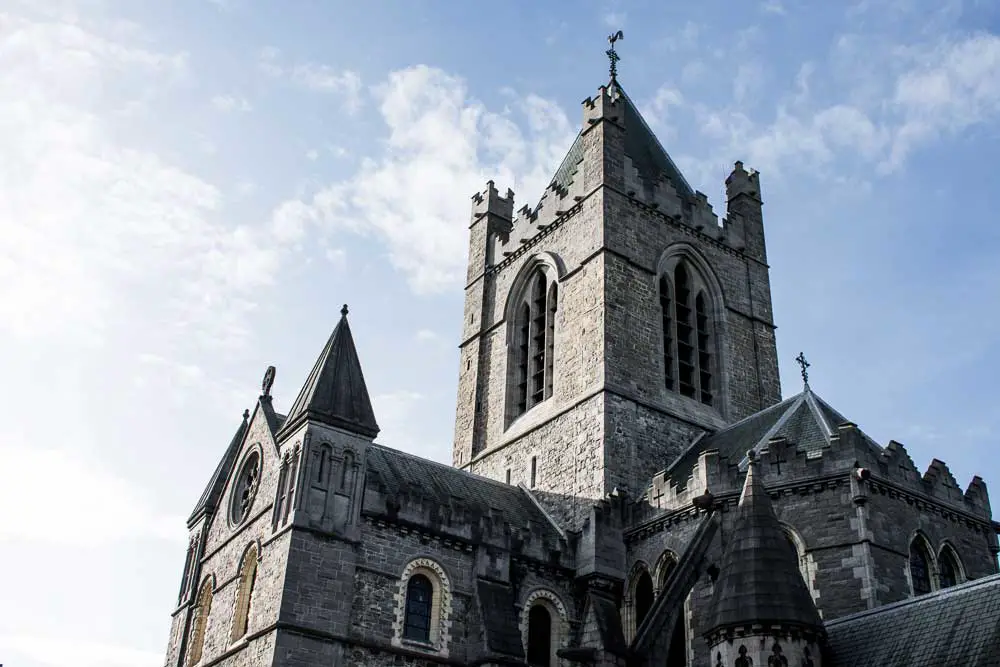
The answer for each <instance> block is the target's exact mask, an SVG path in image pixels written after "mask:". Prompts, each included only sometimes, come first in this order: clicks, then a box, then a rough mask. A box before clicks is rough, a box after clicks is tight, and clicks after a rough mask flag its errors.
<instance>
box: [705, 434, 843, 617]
mask: <svg viewBox="0 0 1000 667" xmlns="http://www.w3.org/2000/svg"><path fill="white" fill-rule="evenodd" d="M758 623H763V624H781V625H786V626H791V627H795V628H798V629H802V630H806V631H815V632H817V633H820V632H822V628H823V623H822V621H821V620H820V618H819V612H817V611H816V605H815V604H813V600H812V596H811V595H810V594H809V589H808V588H806V582H805V581H804V580H803V579H802V575H801V574H800V572H799V563H798V555H797V554H796V553H795V547H793V546H792V543H791V542H790V541H789V540H788V538H787V537H786V536H785V533H784V531H783V530H782V528H781V524H780V523H779V522H778V517H777V516H776V515H775V513H774V508H773V507H772V506H771V499H770V497H768V495H767V491H766V490H765V489H764V483H763V482H762V481H761V479H760V473H759V470H758V463H757V460H756V455H752V454H751V455H750V460H749V465H748V467H747V477H746V482H745V483H744V485H743V494H742V495H741V496H740V502H739V506H738V508H737V510H736V521H735V523H734V525H733V532H732V535H730V536H729V539H728V542H727V544H726V549H725V553H724V554H723V556H722V568H721V570H720V572H719V578H718V580H717V581H716V582H715V591H714V594H713V596H712V606H711V610H710V612H709V615H708V617H707V619H706V627H707V628H708V629H709V633H712V632H715V631H720V630H725V629H727V628H737V627H741V626H746V625H753V624H758Z"/></svg>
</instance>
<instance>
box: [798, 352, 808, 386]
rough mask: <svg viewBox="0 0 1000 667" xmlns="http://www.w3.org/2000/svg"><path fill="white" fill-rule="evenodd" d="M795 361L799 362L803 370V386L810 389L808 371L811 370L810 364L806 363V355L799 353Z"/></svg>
mask: <svg viewBox="0 0 1000 667" xmlns="http://www.w3.org/2000/svg"><path fill="white" fill-rule="evenodd" d="M795 361H797V362H799V368H801V369H802V384H804V385H805V386H807V387H808V386H809V371H807V370H806V369H807V368H809V366H810V363H809V362H808V361H806V355H805V354H804V353H802V352H799V356H797V357H795Z"/></svg>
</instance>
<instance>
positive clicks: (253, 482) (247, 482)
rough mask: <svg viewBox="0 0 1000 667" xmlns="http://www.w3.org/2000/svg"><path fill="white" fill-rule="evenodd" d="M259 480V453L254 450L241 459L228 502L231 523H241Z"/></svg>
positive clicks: (248, 508)
mask: <svg viewBox="0 0 1000 667" xmlns="http://www.w3.org/2000/svg"><path fill="white" fill-rule="evenodd" d="M259 481H260V453H258V452H254V453H252V454H251V455H250V456H248V457H247V458H246V460H244V461H243V467H242V468H240V474H239V476H238V477H237V478H236V488H235V489H234V491H233V496H232V500H231V502H230V505H231V506H230V510H229V512H230V514H229V516H230V518H231V519H232V522H233V524H240V523H243V519H245V518H246V517H247V513H248V512H249V511H250V506H251V505H253V499H254V497H255V496H256V495H257V484H258V482H259Z"/></svg>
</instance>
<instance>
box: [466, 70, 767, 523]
mask: <svg viewBox="0 0 1000 667" xmlns="http://www.w3.org/2000/svg"><path fill="white" fill-rule="evenodd" d="M583 111H584V113H583V116H584V117H583V129H582V131H581V133H580V135H579V136H578V137H577V139H576V141H575V142H574V144H573V147H572V148H571V149H570V152H569V155H568V156H567V158H566V161H564V163H563V165H562V166H561V167H560V168H559V170H558V172H557V174H556V177H555V178H554V179H553V181H552V184H551V185H550V186H549V188H547V189H546V191H545V193H544V194H543V196H542V198H541V200H540V201H539V203H538V204H537V205H536V206H535V207H534V208H529V207H527V206H525V207H523V208H521V209H520V210H519V211H518V212H517V215H516V217H515V215H514V211H513V209H514V201H513V197H514V194H513V193H512V192H510V191H508V192H507V194H506V195H504V196H501V195H500V194H499V192H498V191H497V190H496V188H495V187H494V185H493V183H492V182H490V183H488V184H487V187H486V189H485V190H484V191H483V192H482V193H479V194H477V195H476V196H475V197H474V198H473V213H472V224H471V226H470V251H469V257H470V260H469V274H468V284H467V287H466V307H465V321H464V322H463V333H462V343H461V351H460V367H459V390H458V407H457V413H456V421H455V449H454V463H455V465H456V466H459V467H462V468H464V469H466V470H470V471H472V472H476V473H479V474H482V475H485V476H488V477H492V478H494V479H499V480H504V479H506V475H507V473H508V471H510V474H511V478H512V480H517V481H526V480H524V474H525V473H524V471H525V470H528V469H529V467H530V461H531V460H532V457H534V458H535V460H536V468H537V471H538V472H537V480H536V487H535V488H536V489H537V492H538V496H539V497H540V498H541V499H542V500H543V502H544V503H545V504H546V506H547V507H548V508H549V509H550V511H551V512H552V514H553V515H554V516H556V517H557V518H558V520H559V521H560V522H561V523H562V524H563V525H564V526H565V527H567V528H569V529H573V530H575V529H578V528H579V527H580V522H581V521H583V520H584V518H585V517H586V515H587V512H586V509H585V507H584V508H581V504H582V505H586V504H587V503H591V502H593V501H595V500H598V499H600V498H602V497H604V496H606V495H607V494H608V493H610V492H611V491H612V490H613V489H615V488H620V489H622V490H631V491H632V492H633V493H636V492H639V493H641V491H642V490H643V489H644V488H645V486H646V485H647V484H648V480H649V479H650V478H651V477H652V475H653V474H654V473H655V472H656V471H657V470H661V469H663V467H664V466H665V465H666V464H667V463H669V462H670V461H671V460H673V459H674V458H676V457H677V456H678V455H679V454H680V453H681V452H682V451H683V450H684V449H685V448H686V447H687V445H688V444H689V443H690V442H691V441H692V440H693V438H694V437H695V436H697V435H698V434H699V433H703V432H705V431H706V430H713V429H717V428H720V427H721V426H723V425H724V424H726V423H727V422H731V421H734V420H737V419H740V418H742V417H744V416H746V415H748V414H751V413H753V412H756V411H758V410H760V409H761V408H763V407H766V406H768V405H771V404H773V403H776V402H777V401H778V400H779V398H780V386H779V383H778V365H777V355H776V352H775V343H774V325H773V322H772V319H773V316H772V312H771V296H770V286H769V283H768V270H767V265H766V264H765V263H764V261H765V254H764V250H763V222H762V217H761V202H760V195H759V179H758V176H757V174H755V173H754V174H748V173H747V172H746V171H744V170H743V167H742V165H737V168H736V170H735V171H734V173H733V176H732V177H731V179H730V180H731V183H730V185H729V191H730V192H729V196H730V206H731V207H732V211H731V218H732V220H731V221H730V220H724V221H722V222H721V223H720V222H719V220H718V219H717V218H716V216H715V215H714V214H713V213H712V210H711V207H710V206H709V204H708V202H707V199H706V198H705V196H704V195H703V194H701V193H697V192H694V193H691V194H681V192H687V191H688V189H687V188H688V186H687V185H686V183H684V184H683V187H681V184H679V183H677V182H676V179H680V180H683V177H680V176H676V175H674V176H669V175H667V174H666V173H664V172H657V173H653V172H651V169H654V167H655V168H658V169H665V168H667V166H669V164H668V163H670V160H669V157H667V156H666V154H665V153H664V152H663V149H662V147H660V146H659V143H658V142H657V140H656V138H655V137H654V136H653V135H652V134H651V133H650V132H649V128H648V127H647V126H646V124H645V122H644V121H643V120H642V118H641V116H639V114H638V112H637V111H636V110H635V107H634V105H633V104H632V102H631V100H629V99H628V97H627V96H626V95H624V94H621V95H618V96H617V98H615V97H614V96H613V95H612V94H611V93H609V91H608V89H607V88H604V87H602V88H601V89H600V91H599V94H598V95H597V96H596V97H595V98H592V99H588V100H586V101H585V102H584V105H583ZM630 152H632V153H634V154H630ZM651 153H656V154H657V155H659V156H660V157H659V159H658V161H657V160H655V159H654V160H652V161H651V162H652V163H653V166H650V164H648V163H649V162H650V160H647V156H648V154H651ZM657 165H658V166H657ZM671 178H673V179H674V181H673V182H672V181H671ZM672 257H673V258H676V257H683V258H684V259H685V261H687V262H689V263H690V265H691V266H692V267H694V268H693V270H696V271H697V272H699V274H700V275H702V276H703V278H702V280H703V281H704V283H705V284H706V285H707V286H708V287H707V289H708V291H709V292H710V294H708V296H709V298H710V301H711V309H710V313H709V319H710V321H711V324H710V326H711V331H712V335H713V340H714V343H713V345H714V346H715V347H713V349H712V359H711V364H713V366H712V368H713V372H714V375H713V376H712V378H711V383H712V386H711V390H712V391H713V393H714V395H715V396H716V398H715V399H714V401H713V402H712V404H711V405H706V404H704V403H702V402H700V401H698V400H695V399H693V398H688V397H686V396H682V395H681V394H679V393H676V392H675V391H672V390H670V389H668V388H667V387H666V386H665V380H664V374H665V368H664V362H663V345H664V332H663V313H662V308H661V303H660V297H659V292H658V285H659V275H660V273H661V272H662V271H664V270H665V269H664V266H665V262H669V261H670V259H671V258H672ZM537 269H542V270H545V271H546V272H548V273H549V274H551V275H554V276H556V281H557V289H558V310H557V312H556V315H555V334H554V339H555V343H554V346H553V348H554V352H553V354H554V371H553V392H552V396H551V397H550V398H547V399H546V400H544V401H542V402H541V403H539V404H537V405H535V406H533V407H531V408H530V409H529V410H528V411H527V412H526V413H524V414H517V413H516V411H515V410H513V405H514V402H513V399H512V395H513V392H514V387H513V379H512V378H513V374H514V372H515V368H514V366H515V364H516V363H517V362H516V356H517V352H516V347H517V343H516V340H515V330H514V327H515V323H514V320H515V313H514V308H513V304H515V303H517V302H518V299H520V298H521V297H520V295H521V294H522V293H523V290H524V289H525V288H526V283H527V282H528V278H529V277H530V276H531V274H532V272H533V271H535V270H537ZM706 363H708V362H706ZM706 377H707V376H706ZM707 388H708V387H707V385H706V389H707Z"/></svg>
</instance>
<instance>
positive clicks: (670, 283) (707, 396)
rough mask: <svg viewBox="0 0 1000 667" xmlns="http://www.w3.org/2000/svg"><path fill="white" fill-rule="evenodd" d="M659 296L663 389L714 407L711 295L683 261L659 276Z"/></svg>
mask: <svg viewBox="0 0 1000 667" xmlns="http://www.w3.org/2000/svg"><path fill="white" fill-rule="evenodd" d="M659 292H660V316H661V322H662V327H663V383H664V386H665V387H666V388H667V390H668V391H676V392H678V393H680V394H681V395H682V396H687V397H688V398H693V399H695V400H696V401H699V402H701V403H704V404H705V405H714V402H715V391H714V380H715V376H714V354H715V340H714V332H713V322H712V307H711V300H710V299H709V296H708V293H707V292H706V290H705V288H704V287H703V283H702V282H701V280H700V279H699V277H698V275H697V274H696V273H695V272H693V271H692V270H691V269H690V267H689V266H687V265H686V263H685V262H684V261H678V262H677V263H676V264H675V265H673V268H672V270H671V271H668V272H667V273H665V274H664V275H661V276H660V281H659Z"/></svg>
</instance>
